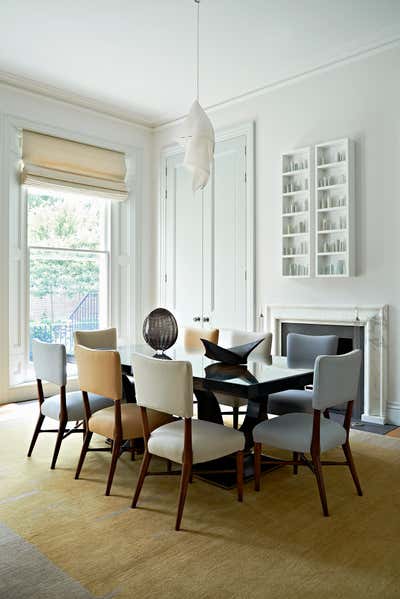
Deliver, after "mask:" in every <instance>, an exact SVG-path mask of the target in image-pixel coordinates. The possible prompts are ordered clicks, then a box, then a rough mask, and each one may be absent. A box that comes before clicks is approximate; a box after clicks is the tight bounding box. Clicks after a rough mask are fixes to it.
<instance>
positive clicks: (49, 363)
mask: <svg viewBox="0 0 400 599" xmlns="http://www.w3.org/2000/svg"><path fill="white" fill-rule="evenodd" d="M32 357H33V366H34V369H35V373H36V382H37V390H38V400H39V417H38V421H37V424H36V427H35V430H34V433H33V437H32V440H31V444H30V446H29V450H28V457H31V455H32V452H33V449H34V447H35V444H36V440H37V438H38V436H39V433H57V440H56V445H55V448H54V453H53V458H52V460H51V466H50V468H51V469H52V470H54V468H55V467H56V462H57V458H58V454H59V451H60V447H61V443H62V441H63V439H65V438H66V437H68V436H69V435H70V434H71V433H84V432H85V431H84V428H82V421H83V420H84V418H85V407H84V404H83V399H82V393H81V392H80V391H71V392H69V393H67V392H66V385H67V353H66V349H65V345H62V344H60V343H45V342H43V341H38V340H37V339H33V340H32ZM43 381H47V382H49V383H53V384H54V385H57V386H58V387H59V388H60V392H59V393H58V394H56V395H52V396H51V397H47V398H46V399H45V397H44V391H43ZM88 402H89V405H90V409H91V411H92V412H93V413H94V412H96V411H97V410H101V409H102V408H106V407H108V406H110V405H112V401H111V400H110V399H109V398H107V397H106V396H103V395H102V394H100V395H97V394H92V393H91V394H90V395H89V396H88ZM46 416H47V417H48V418H52V419H53V420H58V423H59V424H58V429H42V424H43V421H44V419H45V417H46ZM71 421H75V423H76V424H75V426H74V427H73V428H69V429H67V424H68V422H71Z"/></svg>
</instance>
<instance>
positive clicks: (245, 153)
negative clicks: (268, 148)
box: [244, 146, 247, 156]
mask: <svg viewBox="0 0 400 599" xmlns="http://www.w3.org/2000/svg"><path fill="white" fill-rule="evenodd" d="M244 155H245V156H247V146H244Z"/></svg>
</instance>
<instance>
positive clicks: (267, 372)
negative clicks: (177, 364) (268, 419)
mask: <svg viewBox="0 0 400 599" xmlns="http://www.w3.org/2000/svg"><path fill="white" fill-rule="evenodd" d="M118 351H119V353H120V356H121V363H122V365H123V366H125V367H129V366H130V365H131V364H132V356H133V354H134V353H138V354H142V355H146V356H155V357H159V354H158V355H156V354H155V352H154V350H153V349H152V348H151V347H149V346H148V345H145V344H136V345H125V346H121V347H118ZM165 356H167V358H165V357H164V359H168V358H169V359H172V360H185V361H188V362H190V363H191V364H192V369H193V377H194V379H196V378H197V379H202V380H204V379H207V380H210V381H215V382H226V383H229V384H235V385H242V386H252V385H257V384H260V383H270V382H273V381H277V380H280V379H288V378H290V377H297V376H299V375H303V374H310V373H312V372H313V370H312V369H311V370H310V369H303V368H288V366H287V360H286V357H283V356H273V357H272V358H269V359H263V358H262V357H260V356H256V357H255V358H251V356H250V357H249V359H248V363H247V364H246V365H242V366H230V365H228V364H221V362H215V361H213V360H210V359H209V358H206V357H205V356H204V354H203V353H202V352H188V351H186V350H185V349H184V348H183V347H178V346H177V347H172V348H171V349H169V350H167V351H166V352H165Z"/></svg>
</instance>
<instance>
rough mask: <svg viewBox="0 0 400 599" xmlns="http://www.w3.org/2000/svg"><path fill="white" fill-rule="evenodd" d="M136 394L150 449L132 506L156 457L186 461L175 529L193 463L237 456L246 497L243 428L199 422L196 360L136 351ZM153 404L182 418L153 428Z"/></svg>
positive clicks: (240, 493) (240, 491)
mask: <svg viewBox="0 0 400 599" xmlns="http://www.w3.org/2000/svg"><path fill="white" fill-rule="evenodd" d="M133 371H134V373H135V380H136V397H137V402H138V405H139V406H140V409H141V413H142V421H143V434H144V439H145V452H144V456H143V461H142V465H141V468H140V473H139V478H138V481H137V485H136V491H135V494H134V497H133V501H132V507H133V508H134V507H136V505H137V502H138V499H139V495H140V492H141V489H142V486H143V482H144V479H145V477H146V475H148V474H152V473H151V472H148V469H149V465H150V461H151V458H152V456H153V455H155V456H158V457H162V458H165V459H167V460H170V461H171V462H175V463H178V464H181V466H182V467H181V481H180V493H179V503H178V512H177V517H176V522H175V530H179V528H180V525H181V520H182V514H183V508H184V505H185V499H186V493H187V487H188V483H189V479H191V475H192V465H193V464H199V463H204V462H208V461H211V460H216V459H217V458H221V457H224V456H227V455H231V454H236V477H237V494H238V500H239V501H243V449H244V445H245V437H244V435H243V433H241V432H240V431H237V430H234V429H232V428H229V427H226V426H223V425H222V424H215V423H213V422H207V421H205V420H193V418H192V417H193V374H192V365H191V364H190V362H185V361H178V360H176V361H175V360H171V361H164V360H159V359H157V358H149V357H147V356H142V355H138V354H134V356H133ZM149 408H151V409H154V410H159V411H163V412H165V413H167V414H171V415H172V414H173V415H175V416H178V417H180V420H175V421H174V422H171V423H169V424H165V425H163V426H161V427H159V428H156V429H155V430H153V431H151V430H150V426H149V417H148V411H149Z"/></svg>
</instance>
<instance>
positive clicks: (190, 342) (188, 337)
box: [183, 327, 219, 352]
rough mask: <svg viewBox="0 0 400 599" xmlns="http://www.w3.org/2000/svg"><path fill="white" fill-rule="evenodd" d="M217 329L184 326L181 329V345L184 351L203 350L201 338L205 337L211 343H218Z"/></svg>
mask: <svg viewBox="0 0 400 599" xmlns="http://www.w3.org/2000/svg"><path fill="white" fill-rule="evenodd" d="M218 336H219V330H218V329H198V328H194V327H193V328H191V327H186V328H185V329H184V331H183V346H184V348H185V350H186V351H198V352H200V351H202V352H204V345H203V344H202V342H201V339H207V341H211V342H212V343H218Z"/></svg>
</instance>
